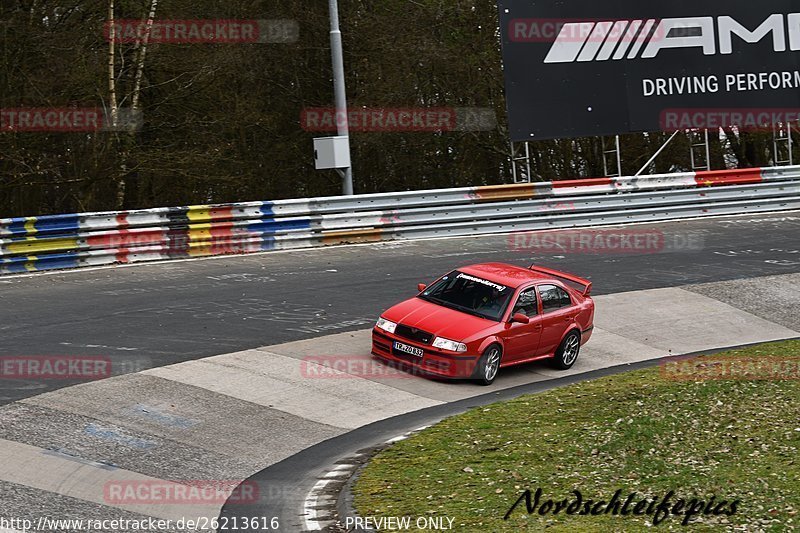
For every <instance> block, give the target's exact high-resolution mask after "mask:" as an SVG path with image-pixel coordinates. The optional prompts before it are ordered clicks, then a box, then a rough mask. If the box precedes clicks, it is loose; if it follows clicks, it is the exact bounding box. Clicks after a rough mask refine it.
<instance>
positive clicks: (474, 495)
mask: <svg viewBox="0 0 800 533" xmlns="http://www.w3.org/2000/svg"><path fill="white" fill-rule="evenodd" d="M727 358H732V359H730V360H731V361H739V360H742V359H748V360H749V359H750V358H756V359H760V358H771V359H770V360H778V359H786V358H791V359H792V360H791V361H790V362H788V363H787V364H785V365H783V368H784V369H789V370H790V371H791V370H792V369H793V374H792V375H793V377H794V379H783V380H779V379H761V380H753V379H739V380H707V379H706V380H700V381H695V380H687V381H682V380H676V379H668V377H669V376H668V375H667V374H665V370H664V368H654V369H648V370H642V371H635V372H630V373H626V374H620V375H616V376H610V377H606V378H602V379H598V380H595V381H590V382H586V383H580V384H576V385H572V386H568V387H564V388H561V389H557V390H552V391H548V392H544V393H542V394H536V395H529V396H524V397H521V398H518V399H515V400H513V401H510V402H505V403H499V404H495V405H492V406H488V407H484V408H478V409H474V410H472V411H470V412H468V413H465V414H463V415H460V416H456V417H453V418H450V419H447V420H444V421H443V422H441V423H440V424H438V425H436V426H434V427H432V428H430V429H428V430H425V431H423V432H421V433H419V434H417V435H415V436H413V437H412V438H410V439H408V440H406V441H402V442H400V443H397V444H395V445H393V446H391V447H390V448H387V449H386V450H384V451H382V452H381V453H379V454H378V455H377V456H376V457H375V458H374V459H373V460H372V462H371V463H370V464H369V465H368V466H367V467H366V468H365V469H364V471H363V472H362V475H361V477H360V479H359V481H358V483H357V484H356V485H355V487H354V494H355V506H356V509H357V510H358V512H359V513H360V514H361V516H372V517H390V516H391V517H403V516H410V517H412V518H413V519H414V520H416V518H417V517H424V516H437V517H450V518H454V519H455V522H454V523H453V527H454V529H455V530H456V531H476V532H478V531H480V532H484V531H485V532H504V531H520V530H539V529H544V528H548V529H550V530H552V531H565V532H566V531H569V532H572V531H623V530H624V531H645V530H648V529H651V528H652V521H653V518H652V515H650V516H648V515H645V516H632V515H628V516H624V517H623V516H613V515H610V514H609V515H605V514H604V515H599V516H578V515H571V516H570V515H565V513H564V512H563V511H562V512H561V513H559V514H558V515H554V514H552V512H551V513H549V514H547V515H546V516H540V515H539V514H532V515H528V513H527V511H526V509H525V504H524V503H523V504H521V505H520V506H518V507H517V508H516V510H515V511H514V513H513V514H512V515H511V517H510V518H509V519H508V520H503V516H504V515H505V514H506V512H507V511H508V510H509V509H510V508H511V507H512V505H513V504H514V503H515V502H516V501H517V499H518V498H519V497H520V496H521V495H522V494H523V492H524V491H525V490H526V489H530V490H531V491H534V492H535V491H536V489H537V488H541V489H542V490H543V500H542V503H543V502H544V501H545V500H547V499H553V500H563V499H565V498H574V495H573V494H572V491H573V490H580V491H581V492H582V494H583V497H584V499H593V500H595V501H598V500H599V499H603V500H608V499H609V498H611V497H612V496H613V494H614V493H615V492H616V491H617V490H618V489H622V498H623V501H624V499H625V498H626V497H627V495H628V494H629V493H633V492H636V493H638V499H637V500H636V501H638V500H641V499H645V498H648V499H652V498H654V497H657V498H659V499H660V498H661V497H663V496H664V495H665V494H666V493H667V492H669V491H675V493H676V495H675V496H674V497H673V498H672V500H671V502H672V503H673V504H674V503H675V502H676V500H677V499H679V498H682V499H684V500H687V501H688V500H691V499H692V498H697V499H698V500H705V501H706V502H708V500H709V499H710V497H711V496H712V495H716V498H717V499H716V503H720V502H721V500H727V501H728V503H729V504H730V502H732V501H733V500H740V501H741V503H739V505H738V509H737V512H736V513H735V514H733V515H731V516H727V515H718V516H715V515H713V514H712V515H704V514H703V513H702V512H701V513H700V516H696V517H694V518H693V519H692V520H691V522H690V525H691V528H692V530H696V531H719V530H720V529H723V530H726V529H730V530H734V529H735V530H739V531H742V530H745V531H776V532H777V531H787V530H793V529H800V527H798V526H800V517H798V515H797V513H798V511H800V452H799V451H798V448H800V381H798V379H797V378H798V364H799V363H798V360H800V341H788V342H779V343H772V344H766V345H760V346H755V347H750V348H746V349H742V350H735V351H730V352H725V353H723V354H718V355H714V356H709V357H706V358H700V359H698V361H699V362H700V364H701V366H700V368H699V371H700V372H701V373H703V374H706V375H708V373H709V372H710V370H709V369H712V370H713V369H714V368H718V367H715V366H713V362H714V361H725V360H727ZM709 365H711V366H709ZM738 368H741V365H739V367H738ZM684 369H685V368H684ZM670 375H674V374H670ZM727 508H728V509H730V507H729V506H728V507H727ZM682 519H683V517H682V516H680V517H679V516H672V517H670V518H667V519H666V520H665V521H664V522H662V523H661V524H660V526H659V528H660V529H666V530H670V529H682V526H681V521H682Z"/></svg>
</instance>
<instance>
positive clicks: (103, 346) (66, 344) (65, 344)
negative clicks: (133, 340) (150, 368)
mask: <svg viewBox="0 0 800 533" xmlns="http://www.w3.org/2000/svg"><path fill="white" fill-rule="evenodd" d="M59 344H60V345H61V346H74V347H75V348H100V349H103V350H116V351H118V352H138V351H139V348H125V347H124V346H120V347H116V346H106V345H105V344H72V343H71V342H59Z"/></svg>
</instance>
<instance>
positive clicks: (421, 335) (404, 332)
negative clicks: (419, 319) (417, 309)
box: [394, 324, 433, 344]
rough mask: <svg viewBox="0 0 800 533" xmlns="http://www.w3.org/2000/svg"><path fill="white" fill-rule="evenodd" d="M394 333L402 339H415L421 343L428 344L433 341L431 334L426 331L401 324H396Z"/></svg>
mask: <svg viewBox="0 0 800 533" xmlns="http://www.w3.org/2000/svg"><path fill="white" fill-rule="evenodd" d="M394 334H395V335H397V336H398V337H403V338H404V339H409V340H412V341H417V342H419V343H422V344H430V343H432V342H433V334H431V333H428V332H427V331H422V330H419V329H415V328H410V327H408V326H404V325H402V324H398V325H397V329H395V331H394Z"/></svg>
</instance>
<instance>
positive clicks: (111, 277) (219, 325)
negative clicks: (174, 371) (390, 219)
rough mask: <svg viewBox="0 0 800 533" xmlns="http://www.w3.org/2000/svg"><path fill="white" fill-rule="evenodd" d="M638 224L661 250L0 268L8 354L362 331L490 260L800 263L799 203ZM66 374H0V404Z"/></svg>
mask: <svg viewBox="0 0 800 533" xmlns="http://www.w3.org/2000/svg"><path fill="white" fill-rule="evenodd" d="M635 228H636V231H645V232H659V231H660V232H663V234H664V241H663V242H664V247H663V249H660V250H659V249H656V250H652V251H651V252H653V253H642V252H640V253H635V254H622V255H609V254H590V255H587V254H581V253H559V252H558V251H553V252H549V253H540V252H539V251H538V250H529V249H523V250H517V249H515V245H514V240H513V237H509V236H507V235H498V236H490V237H480V238H472V239H450V240H431V241H416V242H399V243H389V244H375V245H364V246H352V247H341V248H332V249H315V250H307V251H296V252H287V253H273V254H261V255H257V256H247V257H231V258H220V259H212V260H200V261H187V262H177V263H175V262H173V263H161V264H152V265H141V266H135V267H130V268H110V269H101V270H92V271H74V272H65V273H56V274H49V275H34V276H30V277H0V357H2V356H15V357H17V356H25V355H71V356H105V357H110V358H112V360H113V362H114V369H115V370H114V372H115V373H118V372H119V373H127V372H138V371H141V370H145V369H147V368H153V367H160V366H165V365H170V364H174V363H178V362H182V361H188V360H194V359H199V358H204V357H208V356H213V355H218V354H223V353H230V352H235V351H240V350H244V349H249V348H255V347H259V346H267V345H274V344H280V343H284V342H290V341H295V340H300V339H307V338H313V337H318V336H322V335H327V334H332V333H339V332H344V331H353V330H359V329H364V328H368V327H370V326H371V325H372V324H373V323H374V321H375V319H376V317H377V315H378V314H379V313H380V312H381V311H382V310H383V309H385V308H387V307H389V306H390V305H392V304H394V303H396V302H398V301H400V300H402V299H404V298H406V297H408V296H410V295H412V294H413V293H414V290H415V287H416V285H417V283H419V282H429V281H431V280H432V279H434V278H435V277H437V276H439V275H440V274H442V273H444V272H445V271H448V269H452V268H455V267H458V266H460V265H465V264H470V263H477V262H484V261H504V262H509V263H512V264H519V265H526V266H527V265H528V264H530V263H533V262H535V263H538V264H540V265H543V266H548V267H553V268H557V269H563V270H566V271H573V272H576V273H579V274H581V275H584V276H587V277H589V278H590V279H592V280H593V281H594V284H595V289H594V294H597V295H600V294H612V293H618V292H625V291H634V290H642V289H652V288H659V287H674V286H681V285H688V284H695V283H708V282H713V281H724V280H734V279H745V278H751V277H759V276H769V275H778V274H786V273H792V272H800V238H798V235H800V213H796V212H795V213H787V214H768V215H759V216H755V217H732V218H724V219H708V220H697V221H686V222H675V223H668V224H658V225H641V226H635ZM521 247H522V248H525V247H526V244H525V242H524V241H523V243H522V246H521ZM71 384H72V383H69V382H61V383H54V382H52V381H50V382H24V383H21V382H20V381H19V380H14V381H8V380H5V381H2V380H0V405H1V404H3V403H7V402H11V401H15V400H18V399H21V398H26V397H30V396H33V395H37V394H41V393H43V392H46V391H48V390H53V389H54V388H58V387H63V386H68V385H71Z"/></svg>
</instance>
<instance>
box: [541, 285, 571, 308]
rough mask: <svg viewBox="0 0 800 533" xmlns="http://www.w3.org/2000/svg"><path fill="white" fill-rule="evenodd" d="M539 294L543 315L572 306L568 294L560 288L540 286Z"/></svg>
mask: <svg viewBox="0 0 800 533" xmlns="http://www.w3.org/2000/svg"><path fill="white" fill-rule="evenodd" d="M539 294H540V295H541V297H542V309H543V310H544V312H545V313H549V312H551V311H558V310H559V309H564V308H565V307H569V306H571V305H572V299H571V298H570V297H569V294H568V293H567V291H565V290H564V289H562V288H561V287H556V286H555V285H542V286H541V287H539Z"/></svg>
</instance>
